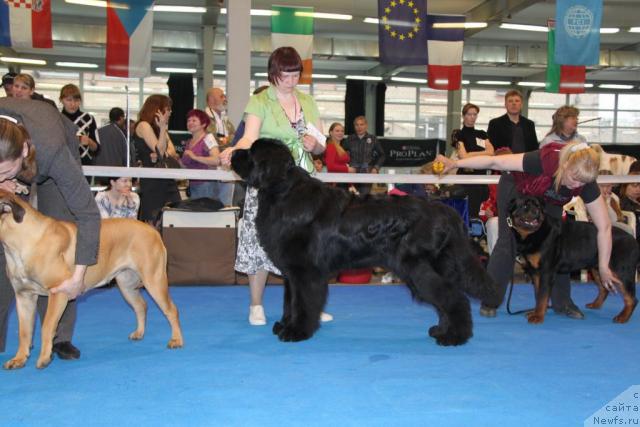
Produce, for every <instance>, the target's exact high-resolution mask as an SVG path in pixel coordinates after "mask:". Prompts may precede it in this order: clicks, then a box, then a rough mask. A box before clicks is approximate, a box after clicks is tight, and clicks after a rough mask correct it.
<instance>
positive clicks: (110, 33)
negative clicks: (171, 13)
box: [105, 0, 154, 77]
mask: <svg viewBox="0 0 640 427" xmlns="http://www.w3.org/2000/svg"><path fill="white" fill-rule="evenodd" d="M153 3H154V0H130V1H122V0H116V1H112V0H108V1H107V5H108V6H107V55H106V64H105V74H106V75H107V76H113V77H146V76H148V75H149V72H150V68H151V41H152V39H153ZM123 5H124V6H126V7H123Z"/></svg>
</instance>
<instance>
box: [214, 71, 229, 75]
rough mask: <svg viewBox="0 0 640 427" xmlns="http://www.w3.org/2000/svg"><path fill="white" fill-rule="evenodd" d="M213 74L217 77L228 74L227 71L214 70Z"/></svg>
mask: <svg viewBox="0 0 640 427" xmlns="http://www.w3.org/2000/svg"><path fill="white" fill-rule="evenodd" d="M211 74H214V75H216V76H226V75H227V72H226V71H225V70H213V72H212V73H211Z"/></svg>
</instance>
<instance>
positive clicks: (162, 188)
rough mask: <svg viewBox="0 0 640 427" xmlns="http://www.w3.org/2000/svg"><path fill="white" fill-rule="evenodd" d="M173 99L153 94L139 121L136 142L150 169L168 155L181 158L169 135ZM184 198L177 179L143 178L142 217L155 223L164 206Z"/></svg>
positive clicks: (141, 183) (143, 159)
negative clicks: (181, 195) (181, 197)
mask: <svg viewBox="0 0 640 427" xmlns="http://www.w3.org/2000/svg"><path fill="white" fill-rule="evenodd" d="M169 116H171V98H169V97H168V96H165V95H151V96H149V97H148V98H147V99H146V100H145V102H144V105H143V106H142V109H141V110H140V113H139V114H138V122H137V123H136V124H135V131H134V133H133V142H134V144H135V147H136V151H137V156H138V159H139V160H140V161H142V166H144V167H147V168H153V167H158V165H162V164H165V162H166V158H167V157H173V158H177V154H176V150H175V148H174V146H173V143H172V142H171V139H170V138H169V133H168V128H169ZM179 200H180V193H179V192H178V186H177V185H176V182H175V180H173V179H155V178H141V179H140V219H141V220H142V221H145V222H148V223H151V224H154V223H155V222H156V221H157V220H158V218H159V214H160V211H161V210H162V208H163V206H164V205H165V204H167V203H170V202H177V201H179Z"/></svg>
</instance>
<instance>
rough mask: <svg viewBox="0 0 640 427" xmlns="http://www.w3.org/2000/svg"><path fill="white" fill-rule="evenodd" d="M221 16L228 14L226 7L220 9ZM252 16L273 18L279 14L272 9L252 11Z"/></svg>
mask: <svg viewBox="0 0 640 427" xmlns="http://www.w3.org/2000/svg"><path fill="white" fill-rule="evenodd" d="M220 14H221V15H226V14H227V8H226V7H221V8H220ZM250 14H251V16H271V15H279V12H278V11H275V10H271V9H251V12H250Z"/></svg>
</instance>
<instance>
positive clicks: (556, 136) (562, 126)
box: [540, 105, 587, 147]
mask: <svg viewBox="0 0 640 427" xmlns="http://www.w3.org/2000/svg"><path fill="white" fill-rule="evenodd" d="M579 115H580V110H578V109H577V108H576V107H574V106H572V105H564V106H562V107H560V108H558V109H557V110H556V112H555V113H553V116H552V118H553V125H552V126H551V130H550V131H549V133H547V135H546V136H545V137H544V139H543V140H542V141H541V142H540V147H543V146H544V145H547V144H549V143H551V142H557V143H559V144H566V143H567V142H569V141H577V142H587V139H586V138H585V137H584V136H582V135H580V134H579V133H578V116H579Z"/></svg>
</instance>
